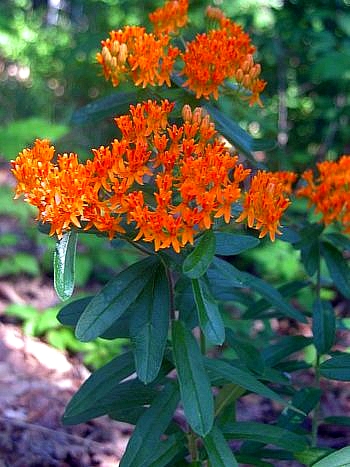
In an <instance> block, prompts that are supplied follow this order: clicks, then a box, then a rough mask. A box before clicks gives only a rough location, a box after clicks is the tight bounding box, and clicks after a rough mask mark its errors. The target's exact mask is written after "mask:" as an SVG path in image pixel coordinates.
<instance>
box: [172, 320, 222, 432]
mask: <svg viewBox="0 0 350 467" xmlns="http://www.w3.org/2000/svg"><path fill="white" fill-rule="evenodd" d="M172 344H173V353H174V360H175V365H176V370H177V376H178V380H179V384H180V392H181V399H182V403H183V406H184V411H185V415H186V419H187V421H188V423H189V424H190V425H191V427H192V429H193V431H195V432H196V433H197V434H199V435H201V436H205V435H206V434H207V433H209V431H210V430H211V428H212V426H213V422H214V402H213V395H212V392H211V388H210V383H209V379H208V376H207V374H206V372H205V369H204V365H203V357H202V355H201V353H200V350H199V347H198V344H197V342H196V340H195V338H194V337H193V335H192V334H191V332H190V331H189V330H188V329H187V328H186V327H185V325H184V324H183V323H182V322H181V321H174V322H173V326H172Z"/></svg>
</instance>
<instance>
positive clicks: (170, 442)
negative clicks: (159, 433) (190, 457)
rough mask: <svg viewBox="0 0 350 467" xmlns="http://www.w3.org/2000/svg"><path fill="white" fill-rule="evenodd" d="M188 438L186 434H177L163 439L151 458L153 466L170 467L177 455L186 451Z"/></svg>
mask: <svg viewBox="0 0 350 467" xmlns="http://www.w3.org/2000/svg"><path fill="white" fill-rule="evenodd" d="M185 445H186V438H185V436H184V434H176V435H171V436H169V438H168V439H166V440H165V441H162V442H161V443H160V445H159V447H158V449H157V450H156V452H155V453H154V454H153V455H152V457H151V459H150V464H149V465H150V466H152V467H169V466H170V465H171V461H172V460H173V459H174V457H175V456H178V455H179V454H181V453H182V454H183V455H182V456H181V457H184V455H186V453H185Z"/></svg>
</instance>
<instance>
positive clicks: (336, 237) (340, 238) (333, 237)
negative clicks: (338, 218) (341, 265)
mask: <svg viewBox="0 0 350 467" xmlns="http://www.w3.org/2000/svg"><path fill="white" fill-rule="evenodd" d="M324 238H325V239H326V240H327V241H329V242H330V243H332V245H333V246H335V247H337V248H340V249H341V250H347V251H350V239H349V237H347V236H346V235H342V234H340V233H329V234H325V235H324Z"/></svg>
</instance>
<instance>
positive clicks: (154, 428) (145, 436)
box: [120, 383, 179, 467]
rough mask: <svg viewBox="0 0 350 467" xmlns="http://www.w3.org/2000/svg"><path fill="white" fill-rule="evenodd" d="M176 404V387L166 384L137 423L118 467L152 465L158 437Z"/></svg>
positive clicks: (177, 395) (166, 424)
mask: <svg viewBox="0 0 350 467" xmlns="http://www.w3.org/2000/svg"><path fill="white" fill-rule="evenodd" d="M178 402H179V390H178V387H177V385H175V384H174V383H168V384H167V385H166V386H164V388H163V390H162V391H161V392H160V393H159V394H158V395H157V397H156V398H155V399H154V400H153V402H152V405H151V407H150V408H149V409H148V410H147V411H146V412H145V413H144V414H143V415H142V416H141V417H140V419H139V421H138V422H137V425H136V427H135V430H134V432H133V434H132V436H131V438H130V440H129V443H128V446H127V448H126V451H125V454H124V456H123V458H122V460H121V462H120V467H134V466H136V465H139V466H141V465H142V467H148V466H151V465H152V464H151V463H152V455H153V454H154V452H155V450H157V449H159V446H160V437H161V435H162V434H163V433H164V431H165V430H166V428H167V426H168V425H169V423H170V421H171V419H172V416H173V414H174V412H175V409H176V406H177V404H178Z"/></svg>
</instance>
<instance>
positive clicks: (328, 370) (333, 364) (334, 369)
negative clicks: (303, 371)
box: [320, 353, 350, 381]
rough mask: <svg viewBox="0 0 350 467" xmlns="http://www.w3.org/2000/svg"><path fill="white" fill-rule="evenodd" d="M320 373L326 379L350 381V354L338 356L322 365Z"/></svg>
mask: <svg viewBox="0 0 350 467" xmlns="http://www.w3.org/2000/svg"><path fill="white" fill-rule="evenodd" d="M320 373H321V375H322V376H324V377H325V378H329V379H336V380H338V381H350V354H349V353H342V354H337V355H335V356H334V357H332V358H330V359H329V360H326V361H325V362H323V363H321V365H320Z"/></svg>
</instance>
